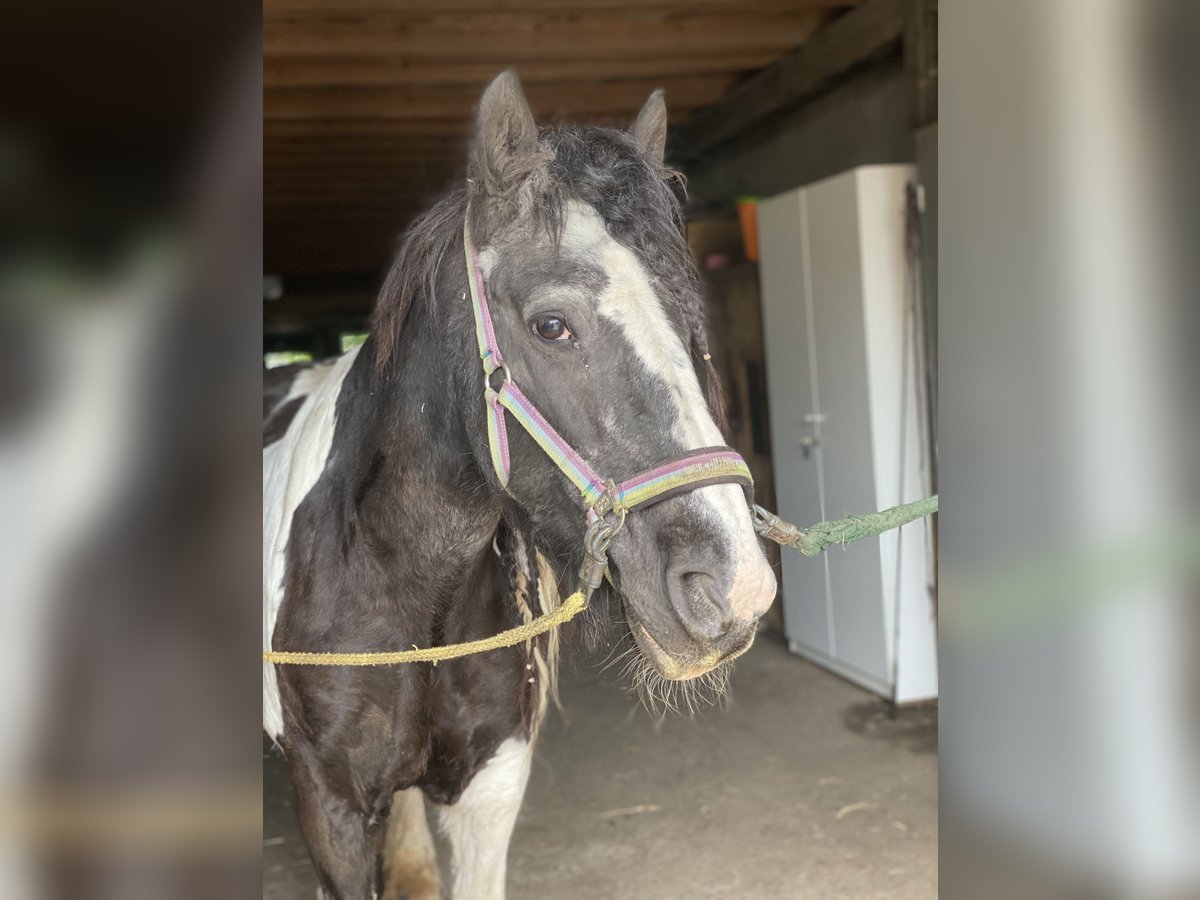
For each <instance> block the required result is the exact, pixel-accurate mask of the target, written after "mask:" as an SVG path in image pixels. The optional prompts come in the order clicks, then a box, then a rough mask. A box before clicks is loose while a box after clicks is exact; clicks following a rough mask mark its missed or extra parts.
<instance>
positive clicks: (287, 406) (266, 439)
mask: <svg viewBox="0 0 1200 900" xmlns="http://www.w3.org/2000/svg"><path fill="white" fill-rule="evenodd" d="M304 400H305V398H304V397H293V398H292V399H291V400H288V401H287V402H286V403H281V404H280V405H279V406H277V407H275V409H274V410H272V412H271V415H269V416H268V417H267V419H266V421H265V422H263V446H264V447H269V446H270V445H271V444H273V443H275V442H276V441H277V440H279V439H280V438H281V437H283V436H284V435H285V434H287V430H288V428H290V427H291V424H292V419H294V418H296V413H298V412H300V407H301V406H303V405H304Z"/></svg>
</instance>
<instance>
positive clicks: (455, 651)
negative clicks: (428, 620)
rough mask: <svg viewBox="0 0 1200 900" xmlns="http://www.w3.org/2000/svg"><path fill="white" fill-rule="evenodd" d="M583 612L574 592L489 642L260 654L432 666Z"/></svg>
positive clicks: (328, 662)
mask: <svg viewBox="0 0 1200 900" xmlns="http://www.w3.org/2000/svg"><path fill="white" fill-rule="evenodd" d="M586 608H587V598H586V597H585V596H584V595H583V591H576V592H575V593H574V594H572V595H571V596H570V597H568V598H567V599H566V600H564V601H563V602H562V605H561V606H559V607H558V609H555V610H552V611H551V612H548V613H546V614H545V615H542V616H538V617H537V618H536V619H534V620H533V621H531V622H526V623H525V624H524V625H518V626H517V627H516V628H510V629H508V631H502V632H500V633H499V634H494V635H492V636H491V637H489V638H483V639H482V640H478V641H467V642H466V643H465V644H447V645H446V646H444V647H424V648H414V649H412V650H395V651H391V652H385V653H303V652H296V653H291V652H287V651H281V650H264V651H263V655H262V656H263V662H269V663H275V664H276V665H284V666H390V665H393V664H394V663H414V662H431V663H434V664H435V665H436V664H437V663H439V662H441V661H442V660H445V659H456V658H458V657H460V656H470V655H471V654H473V653H485V652H487V651H488V650H498V649H500V648H501V647H512V646H515V645H516V644H521V643H524V642H525V641H528V640H530V639H531V638H535V637H537V636H538V635H539V634H543V633H545V632H547V631H549V630H550V629H551V628H557V627H558V626H559V625H562V624H564V623H566V622H569V621H570V620H571V619H573V618H575V617H576V616H577V615H579V614H580V613H581V612H583V611H584V610H585V609H586Z"/></svg>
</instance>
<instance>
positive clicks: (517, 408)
mask: <svg viewBox="0 0 1200 900" xmlns="http://www.w3.org/2000/svg"><path fill="white" fill-rule="evenodd" d="M469 219H470V217H469V216H468V217H467V221H465V222H464V224H463V248H464V250H465V253H466V259H467V280H468V282H469V283H470V289H471V308H472V310H473V311H474V313H475V336H476V338H477V339H478V342H479V358H480V360H481V361H482V362H483V398H484V403H485V404H486V406H487V413H488V415H487V421H488V445H489V447H490V449H491V455H492V465H493V467H494V468H495V470H496V476H497V478H499V479H500V484H501V486H503V487H505V488H507V486H508V479H509V473H510V470H511V457H510V456H509V452H508V427H507V423H506V419H505V411H506V410H507V411H508V412H509V413H511V414H512V416H513V418H514V419H516V421H517V422H518V423H519V424H520V425H521V427H522V428H524V429H525V430H526V431H527V432H528V433H529V435H530V436H531V437H532V438H533V439H534V440H535V441H537V443H538V446H539V447H541V448H542V450H543V451H545V453H546V455H547V456H549V457H550V459H551V460H553V462H554V464H555V465H556V466H558V468H559V469H561V470H562V473H563V474H564V475H566V476H567V478H568V479H569V480H570V481H571V483H572V484H574V485H575V487H576V488H577V489H578V490H579V495H580V500H581V501H582V503H583V508H584V510H585V512H586V515H587V518H588V520H589V522H591V521H595V520H597V519H603V518H604V517H605V516H606V515H608V514H609V513H613V514H615V516H616V519H617V521H616V524H615V525H614V526H613V527H612V528H611V529H610V530H609V531H608V533H607V537H608V538H610V539H611V537H612V535H613V534H615V533H616V530H617V529H619V528H620V526H621V524H622V523H623V522H624V520H625V513H626V512H627V511H629V510H631V509H633V508H635V507H645V506H650V505H652V504H654V503H660V502H662V501H663V500H666V499H667V498H668V497H672V496H675V495H677V494H680V493H683V492H686V491H692V490H696V489H697V488H701V487H704V486H705V485H710V484H723V483H732V484H738V485H741V486H742V488H743V489H745V490H746V492H747V493H748V494H749V493H750V492H751V491H752V490H753V486H754V480H753V479H752V478H751V477H750V469H749V468H748V467H747V466H746V462H745V460H743V459H742V457H741V456H740V455H738V453H737V452H736V451H734V450H732V449H730V448H729V447H704V448H702V449H699V450H691V451H689V452H687V453H685V454H683V455H682V456H680V457H678V458H676V459H673V460H670V461H668V462H665V463H663V464H662V465H660V466H657V467H655V468H653V469H650V470H648V471H645V472H642V473H640V474H638V475H635V476H633V477H632V478H630V479H628V480H627V481H622V482H614V481H613V480H611V479H607V478H603V477H602V476H600V475H598V474H597V473H596V471H595V470H594V469H593V468H592V467H591V466H590V465H588V463H587V461H586V460H584V459H583V457H581V456H580V455H579V454H578V453H576V452H575V450H574V448H572V447H571V445H570V444H569V443H567V441H566V439H564V438H563V436H562V435H561V434H559V433H558V432H557V431H556V430H555V429H554V426H552V425H551V424H550V423H549V422H547V421H546V418H545V416H543V415H542V414H541V412H539V411H538V408H537V407H536V406H534V405H533V403H532V401H530V399H529V398H528V397H526V396H525V394H524V393H523V392H522V391H521V389H520V388H519V387H518V386H517V383H516V382H515V381H513V378H512V372H511V371H509V368H508V366H507V365H505V363H504V358H503V357H502V356H501V355H500V347H499V345H498V344H497V342H496V331H495V328H494V327H493V325H492V314H491V311H490V310H489V309H488V302H487V293H486V291H485V290H484V285H483V273H482V272H481V271H480V269H479V257H478V255H477V253H476V252H475V245H474V244H473V243H472V241H471V225H470V221H469ZM497 372H500V373H501V374H502V376H503V378H502V381H501V383H500V386H499V387H498V388H497V387H493V384H492V382H493V380H494V379H493V376H494V375H495V374H496V373H497Z"/></svg>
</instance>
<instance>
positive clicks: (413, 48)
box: [263, 9, 829, 70]
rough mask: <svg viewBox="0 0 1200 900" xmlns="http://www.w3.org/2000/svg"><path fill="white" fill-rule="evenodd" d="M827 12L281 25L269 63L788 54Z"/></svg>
mask: <svg viewBox="0 0 1200 900" xmlns="http://www.w3.org/2000/svg"><path fill="white" fill-rule="evenodd" d="M828 16H829V13H828V11H827V10H820V9H817V10H814V9H798V10H797V9H793V10H789V11H787V12H766V13H699V14H697V13H694V12H690V13H679V14H673V13H663V12H654V11H650V12H644V11H638V12H631V13H626V14H615V13H597V14H594V15H580V14H578V13H562V14H560V13H549V14H545V13H535V14H525V15H521V14H507V13H487V14H479V15H473V16H463V15H445V14H439V15H433V16H427V17H413V16H384V15H372V16H368V17H364V18H362V19H357V20H355V19H349V20H346V19H329V20H325V21H321V22H316V23H313V22H305V21H298V20H295V19H281V20H279V21H275V22H272V23H271V26H270V27H269V28H267V29H266V30H265V32H264V35H263V53H264V56H265V58H266V59H267V60H272V59H279V58H283V57H288V56H305V57H312V56H339V57H346V56H355V57H358V58H359V59H366V58H370V57H383V58H386V59H396V58H400V57H407V58H409V59H410V60H411V61H412V62H413V64H420V63H421V62H425V61H436V62H440V63H446V62H448V61H451V60H455V61H464V62H467V61H475V62H489V63H494V64H496V66H497V70H499V69H501V68H504V67H505V66H507V65H517V66H519V65H520V63H522V62H524V61H532V60H542V61H546V60H570V59H574V60H579V59H596V60H620V59H639V58H644V57H646V56H649V55H657V56H674V57H679V56H694V55H697V54H722V53H724V54H730V53H744V52H748V51H753V52H762V51H764V50H776V51H778V52H784V51H786V50H788V49H791V48H792V47H795V46H796V45H797V44H801V43H803V42H804V41H805V40H807V39H808V38H809V37H810V36H811V35H812V34H813V32H814V31H816V30H817V28H819V27H820V26H821V24H822V23H823V22H824V21H825V20H826V19H827V17H828Z"/></svg>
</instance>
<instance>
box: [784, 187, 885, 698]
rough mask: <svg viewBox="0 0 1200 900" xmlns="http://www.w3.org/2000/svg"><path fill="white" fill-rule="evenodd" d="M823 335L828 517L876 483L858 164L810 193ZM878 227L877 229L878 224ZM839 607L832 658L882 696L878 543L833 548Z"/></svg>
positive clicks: (816, 309) (860, 503)
mask: <svg viewBox="0 0 1200 900" xmlns="http://www.w3.org/2000/svg"><path fill="white" fill-rule="evenodd" d="M804 196H805V200H806V206H807V214H808V242H809V256H810V258H811V260H812V272H811V276H810V285H811V292H812V306H813V324H814V329H813V330H814V334H815V336H816V342H815V350H814V354H815V357H816V370H817V378H816V383H817V390H818V396H819V399H820V404H821V412H822V413H823V414H824V422H823V423H822V426H821V429H822V433H821V441H822V459H823V466H824V471H823V476H824V491H825V512H826V515H827V517H828V518H833V519H836V518H841V517H842V516H846V515H851V514H854V513H859V512H862V511H872V510H874V509H875V508H876V506H875V501H876V490H875V477H874V468H875V466H874V462H873V452H872V450H873V442H872V439H871V416H870V401H869V386H868V379H869V370H868V366H869V365H870V363H869V361H868V359H867V347H866V331H865V325H864V312H863V307H864V291H865V289H866V288H865V285H864V283H863V260H862V251H863V246H862V241H861V229H862V227H863V226H864V223H863V222H862V221H861V216H860V213H861V210H860V203H859V199H860V198H859V178H858V170H856V171H853V172H848V173H846V174H844V175H840V176H837V177H835V178H830V179H828V180H826V181H822V182H819V183H817V184H815V185H812V186H811V187H809V188H807V189H806V190H805V191H804ZM872 227H875V226H874V225H872ZM825 556H826V557H827V558H828V566H829V585H830V588H829V592H830V598H831V601H832V610H833V656H834V657H835V658H836V659H837V661H838V662H839V663H840V664H841V665H842V666H844V667H848V668H850V669H852V670H853V671H854V672H855V673H857V674H858V675H859V678H858V679H856V680H860V681H864V682H867V683H870V684H871V685H872V686H873V687H875V688H876V689H878V690H882V691H884V692H885V693H886V692H887V691H888V687H889V685H890V683H891V671H890V669H891V667H890V663H889V653H888V649H889V648H888V635H887V633H886V628H885V612H884V607H883V603H884V598H883V593H882V572H881V569H880V559H879V544H878V542H877V541H874V540H870V541H859V542H857V543H853V544H847V545H846V546H845V547H844V548H840V547H831V548H830V549H829V550H828V551H826V553H825Z"/></svg>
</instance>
